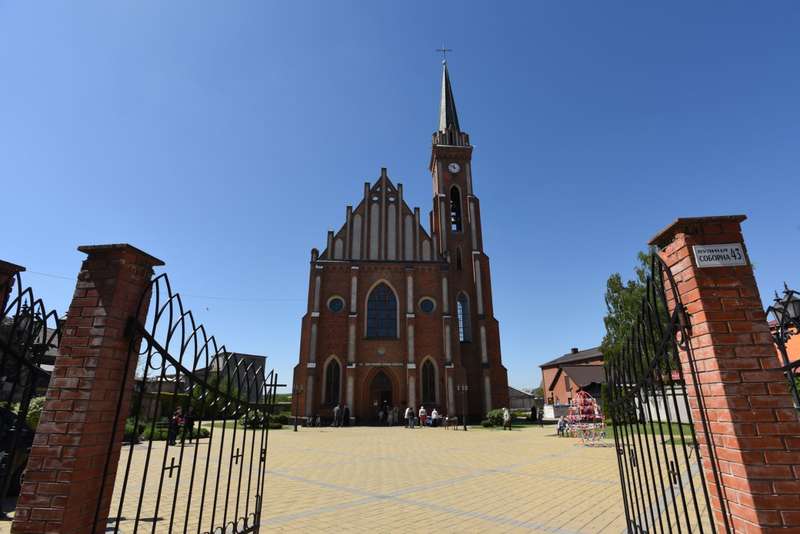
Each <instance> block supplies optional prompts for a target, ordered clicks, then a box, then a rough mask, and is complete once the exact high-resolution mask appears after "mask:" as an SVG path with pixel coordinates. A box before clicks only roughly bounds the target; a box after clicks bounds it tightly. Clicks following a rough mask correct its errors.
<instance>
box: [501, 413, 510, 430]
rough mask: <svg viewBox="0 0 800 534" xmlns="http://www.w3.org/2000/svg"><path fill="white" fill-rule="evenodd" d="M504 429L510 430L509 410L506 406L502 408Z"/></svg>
mask: <svg viewBox="0 0 800 534" xmlns="http://www.w3.org/2000/svg"><path fill="white" fill-rule="evenodd" d="M505 429H509V430H511V412H509V411H508V408H503V430H505Z"/></svg>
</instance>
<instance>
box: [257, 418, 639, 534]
mask: <svg viewBox="0 0 800 534" xmlns="http://www.w3.org/2000/svg"><path fill="white" fill-rule="evenodd" d="M554 430H555V429H554V427H552V426H551V427H544V428H539V427H531V428H524V429H521V430H514V431H512V432H508V431H505V432H504V431H501V430H485V429H470V430H469V431H468V432H463V431H451V430H444V429H415V430H408V429H404V428H398V427H394V428H368V427H354V428H342V429H333V428H322V429H316V428H315V429H301V431H300V432H297V433H294V432H292V431H291V430H281V431H278V432H272V433H270V444H269V456H268V470H269V475H268V478H267V490H266V499H265V505H264V510H263V513H264V526H265V527H266V529H267V531H287V532H289V531H303V532H323V531H325V532H332V531H340V532H341V531H350V532H362V531H363V532H367V531H370V532H374V531H381V532H387V531H390V532H433V531H437V532H442V531H447V532H479V531H492V532H558V533H579V532H586V533H589V532H614V533H615V534H616V533H619V532H622V531H623V530H624V529H625V517H624V513H623V508H622V501H621V497H620V485H619V474H618V470H617V463H616V458H615V456H614V448H613V447H612V446H610V443H609V446H608V447H594V448H589V447H583V446H581V445H580V444H579V441H578V440H575V439H569V438H557V437H554V436H553V434H554ZM427 451H438V452H437V454H436V455H430V454H428V453H427Z"/></svg>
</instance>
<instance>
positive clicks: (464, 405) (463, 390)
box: [456, 384, 469, 432]
mask: <svg viewBox="0 0 800 534" xmlns="http://www.w3.org/2000/svg"><path fill="white" fill-rule="evenodd" d="M456 389H457V390H458V391H460V392H461V419H462V420H463V422H464V431H465V432H466V430H467V391H469V386H468V385H467V384H459V385H457V386H456Z"/></svg>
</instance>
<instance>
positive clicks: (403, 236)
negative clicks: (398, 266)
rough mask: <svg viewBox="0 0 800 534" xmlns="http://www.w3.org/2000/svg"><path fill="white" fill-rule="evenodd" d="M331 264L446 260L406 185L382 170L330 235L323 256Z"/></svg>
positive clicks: (321, 258)
mask: <svg viewBox="0 0 800 534" xmlns="http://www.w3.org/2000/svg"><path fill="white" fill-rule="evenodd" d="M319 259H320V260H327V261H331V260H332V261H337V260H342V261H430V262H441V261H444V259H443V258H442V257H441V256H440V255H439V253H438V247H437V246H436V243H435V239H434V238H432V237H431V236H430V235H429V234H428V232H427V231H426V230H425V228H423V226H422V221H421V217H420V210H419V208H414V209H413V210H412V209H411V208H409V207H408V205H407V204H406V203H405V201H404V200H403V184H397V185H396V186H395V184H394V183H392V181H391V180H390V179H389V176H388V175H387V173H386V169H381V175H380V177H379V178H378V179H377V180H376V181H375V183H373V184H370V183H369V182H367V183H365V184H364V197H363V199H362V200H361V202H359V203H358V205H357V206H356V207H355V208H353V207H352V206H348V207H347V214H346V218H345V222H344V224H343V225H342V226H341V227H340V228H339V230H338V231H336V232H334V231H329V232H328V242H327V246H326V248H325V250H324V251H322V253H321V254H320V255H319Z"/></svg>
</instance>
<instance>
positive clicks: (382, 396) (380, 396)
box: [369, 371, 394, 408]
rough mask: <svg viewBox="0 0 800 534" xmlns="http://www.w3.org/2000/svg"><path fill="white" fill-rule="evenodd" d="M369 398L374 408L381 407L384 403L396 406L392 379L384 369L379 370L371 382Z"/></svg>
mask: <svg viewBox="0 0 800 534" xmlns="http://www.w3.org/2000/svg"><path fill="white" fill-rule="evenodd" d="M369 400H370V404H372V406H373V408H380V407H381V406H383V404H384V403H386V405H387V406H394V404H393V402H392V401H393V400H394V399H393V398H392V381H391V379H390V378H389V377H388V376H387V375H386V373H384V372H383V371H378V374H376V375H375V377H374V378H373V379H372V381H371V382H370V384H369Z"/></svg>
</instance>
